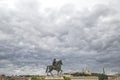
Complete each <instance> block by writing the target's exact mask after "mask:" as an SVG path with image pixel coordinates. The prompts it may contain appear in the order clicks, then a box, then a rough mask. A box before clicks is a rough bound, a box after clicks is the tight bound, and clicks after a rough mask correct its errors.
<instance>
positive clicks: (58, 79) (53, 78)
mask: <svg viewBox="0 0 120 80" xmlns="http://www.w3.org/2000/svg"><path fill="white" fill-rule="evenodd" d="M45 80H64V78H63V76H57V75H54V76H46V77H45Z"/></svg>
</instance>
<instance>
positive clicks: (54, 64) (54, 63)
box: [52, 58, 56, 67]
mask: <svg viewBox="0 0 120 80" xmlns="http://www.w3.org/2000/svg"><path fill="white" fill-rule="evenodd" d="M52 65H53V66H54V67H55V66H56V59H55V58H54V59H53V63H52Z"/></svg>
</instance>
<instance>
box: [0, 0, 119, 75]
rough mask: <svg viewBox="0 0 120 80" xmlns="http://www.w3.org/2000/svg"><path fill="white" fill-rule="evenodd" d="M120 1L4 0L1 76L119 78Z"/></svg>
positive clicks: (0, 2)
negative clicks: (58, 72) (55, 67)
mask: <svg viewBox="0 0 120 80" xmlns="http://www.w3.org/2000/svg"><path fill="white" fill-rule="evenodd" d="M119 3H120V0H0V74H6V75H29V74H31V75H33V74H35V75H36V74H39V75H41V74H45V69H46V66H47V65H50V64H52V60H53V58H56V59H57V60H59V59H61V60H63V67H62V69H63V72H75V71H77V72H78V71H79V72H81V71H82V70H83V69H84V68H86V67H87V68H88V69H90V70H91V71H92V72H102V71H103V68H104V69H105V71H106V73H107V74H116V73H120V59H119V58H120V10H119V9H120V5H119Z"/></svg>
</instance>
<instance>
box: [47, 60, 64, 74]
mask: <svg viewBox="0 0 120 80" xmlns="http://www.w3.org/2000/svg"><path fill="white" fill-rule="evenodd" d="M62 65H63V63H62V60H59V61H56V63H55V65H48V66H47V68H46V73H47V75H48V73H51V75H53V74H52V71H53V70H56V71H57V74H58V75H59V74H61V73H62V70H61V66H62Z"/></svg>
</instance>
